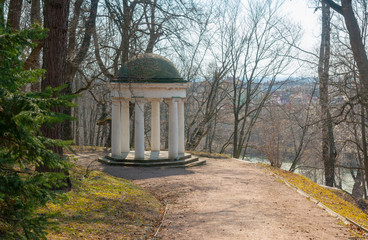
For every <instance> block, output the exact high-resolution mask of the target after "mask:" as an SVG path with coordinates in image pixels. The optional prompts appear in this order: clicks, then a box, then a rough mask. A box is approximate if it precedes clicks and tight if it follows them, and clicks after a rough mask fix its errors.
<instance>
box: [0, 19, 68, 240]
mask: <svg viewBox="0 0 368 240" xmlns="http://www.w3.org/2000/svg"><path fill="white" fill-rule="evenodd" d="M45 35H46V31H45V30H42V29H41V28H40V27H38V26H36V25H35V26H32V27H31V28H30V29H26V30H23V31H16V32H14V31H12V30H11V29H9V28H7V27H2V26H0V239H2V238H5V239H46V237H45V236H46V229H47V227H48V224H49V221H48V218H47V216H45V215H41V214H38V213H37V209H39V208H40V207H42V206H45V205H46V203H48V202H55V201H60V199H62V198H61V196H62V195H63V194H62V193H61V192H60V191H59V192H58V191H55V190H54V189H57V188H60V187H61V186H60V185H61V184H63V182H64V181H63V178H65V176H64V174H63V173H60V172H59V173H54V172H47V173H45V172H42V173H40V172H37V171H35V167H36V166H39V165H44V166H47V167H49V168H50V169H54V168H59V169H65V170H66V169H67V168H68V167H69V166H68V165H69V164H68V162H67V161H65V159H62V157H61V156H59V155H58V154H55V153H54V152H52V151H51V150H50V149H51V147H52V146H64V144H65V142H64V141H61V140H54V139H49V138H46V137H44V136H42V132H41V126H42V127H52V125H53V124H55V123H59V122H62V121H64V120H66V119H70V117H68V116H66V115H63V114H60V113H55V112H53V111H52V109H56V108H58V107H71V106H72V103H71V101H70V99H71V96H64V95H61V94H60V91H61V90H62V89H63V88H64V86H60V87H58V88H54V89H52V88H47V89H45V90H44V91H43V92H25V91H24V89H25V87H26V85H27V84H29V83H35V82H37V81H39V78H40V77H42V75H43V74H44V70H42V69H36V70H25V69H24V64H23V61H22V54H23V53H24V52H25V50H26V49H31V48H32V47H34V44H35V42H36V40H39V39H42V38H44V37H45Z"/></svg>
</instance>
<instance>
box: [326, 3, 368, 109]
mask: <svg viewBox="0 0 368 240" xmlns="http://www.w3.org/2000/svg"><path fill="white" fill-rule="evenodd" d="M324 2H326V3H328V4H329V5H330V6H331V7H332V8H333V9H334V10H335V11H336V12H338V13H340V14H341V15H342V16H343V17H344V20H345V25H346V28H347V30H348V33H349V40H350V45H351V50H352V51H353V56H354V60H355V61H356V65H357V67H358V71H359V79H360V84H361V90H360V91H359V93H360V95H361V96H362V99H363V103H364V105H365V106H367V104H368V58H367V53H366V50H365V47H364V44H363V39H362V36H361V31H360V28H359V25H358V21H357V19H356V17H355V15H354V11H353V7H352V1H351V0H341V6H340V5H338V4H336V3H335V2H334V1H333V0H324Z"/></svg>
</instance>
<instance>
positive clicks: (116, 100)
mask: <svg viewBox="0 0 368 240" xmlns="http://www.w3.org/2000/svg"><path fill="white" fill-rule="evenodd" d="M111 100H112V102H129V101H130V98H128V97H111Z"/></svg>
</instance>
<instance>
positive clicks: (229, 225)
mask: <svg viewBox="0 0 368 240" xmlns="http://www.w3.org/2000/svg"><path fill="white" fill-rule="evenodd" d="M79 158H80V160H79V163H82V164H83V165H86V164H88V162H89V161H91V160H93V159H96V156H93V155H92V156H91V155H90V154H86V155H83V154H81V155H80V156H79ZM206 160H207V165H206V166H201V167H194V168H189V169H176V168H168V169H167V168H166V169H160V168H127V167H112V166H105V165H101V164H100V163H96V168H97V169H99V170H102V171H105V172H107V173H110V174H112V175H114V176H118V177H123V178H126V179H130V180H133V181H134V182H135V183H137V184H139V185H141V186H143V187H145V188H147V189H149V190H151V191H153V192H155V193H156V194H158V195H159V196H161V197H162V198H163V199H164V200H165V201H166V202H167V203H168V212H167V215H166V217H165V219H164V222H163V225H162V227H161V229H160V232H159V233H158V236H157V239H165V240H166V239H168V240H171V239H194V240H199V239H211V240H213V239H232V240H233V239H252V240H253V239H262V240H265V239H272V240H275V239H282V240H284V239H293V240H295V239H353V238H352V236H351V234H350V233H349V229H348V228H347V227H345V226H343V225H342V224H341V223H339V221H338V220H337V219H336V218H334V217H332V216H330V215H329V214H328V213H327V212H326V211H325V210H323V209H321V208H319V207H318V206H316V205H315V204H314V203H313V202H311V201H309V200H308V199H306V198H305V197H303V196H302V195H300V194H298V193H297V192H296V191H295V190H294V189H291V188H289V187H287V186H286V185H285V184H284V183H282V182H280V181H279V180H278V179H277V178H276V177H274V176H272V175H270V174H269V173H267V172H265V171H264V170H263V169H261V168H260V167H259V166H257V165H255V164H252V163H247V162H242V161H238V160H234V159H206Z"/></svg>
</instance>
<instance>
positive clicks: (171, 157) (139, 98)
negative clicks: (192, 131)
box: [100, 54, 205, 166]
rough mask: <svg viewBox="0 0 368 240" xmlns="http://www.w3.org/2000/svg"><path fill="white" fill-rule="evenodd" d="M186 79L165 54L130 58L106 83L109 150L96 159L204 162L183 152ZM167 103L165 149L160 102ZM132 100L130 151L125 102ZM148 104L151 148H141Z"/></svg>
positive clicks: (174, 163)
mask: <svg viewBox="0 0 368 240" xmlns="http://www.w3.org/2000/svg"><path fill="white" fill-rule="evenodd" d="M188 86H189V83H188V82H187V81H185V80H184V79H183V78H182V77H181V76H180V74H179V72H178V70H177V69H176V68H175V66H174V65H173V64H172V63H171V62H170V61H169V60H168V59H166V58H164V57H161V56H159V55H156V54H143V55H138V56H136V57H133V58H131V59H130V60H129V61H128V62H126V63H125V64H124V65H123V66H122V67H121V68H120V70H119V71H118V74H117V77H116V78H115V79H114V80H112V81H111V82H110V83H109V84H108V87H109V89H110V91H111V98H112V114H111V115H112V117H111V128H112V129H111V154H109V155H108V156H105V157H104V158H102V159H100V161H102V162H104V163H107V164H112V165H127V166H193V165H199V164H205V161H200V160H199V159H198V158H194V157H192V156H191V155H190V154H186V153H185V152H184V150H185V149H184V146H185V142H184V102H185V98H186V89H187V88H188ZM162 101H165V102H166V103H168V105H169V113H168V115H169V119H168V123H169V133H168V134H169V135H168V143H169V146H168V147H169V149H168V151H161V149H160V146H161V143H160V126H161V124H160V103H161V102H162ZM130 102H131V103H134V113H135V114H134V125H135V127H134V151H132V150H131V149H130V112H129V103H130ZM145 104H151V140H150V143H151V144H150V145H151V151H145V149H146V146H145V131H144V106H145Z"/></svg>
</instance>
